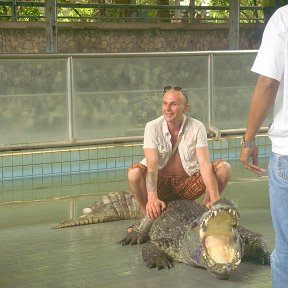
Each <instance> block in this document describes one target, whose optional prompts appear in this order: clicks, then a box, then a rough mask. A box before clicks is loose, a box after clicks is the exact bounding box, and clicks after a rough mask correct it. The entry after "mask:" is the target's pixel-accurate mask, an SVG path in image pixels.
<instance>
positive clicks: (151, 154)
mask: <svg viewBox="0 0 288 288" xmlns="http://www.w3.org/2000/svg"><path fill="white" fill-rule="evenodd" d="M144 154H145V158H146V161H147V175H146V188H147V198H148V202H147V205H146V213H147V215H148V217H150V218H152V219H153V218H157V217H158V216H160V214H161V212H162V211H163V210H164V209H165V207H166V206H165V203H164V202H163V201H161V200H159V198H158V196H157V179H158V151H157V149H155V148H145V149H144Z"/></svg>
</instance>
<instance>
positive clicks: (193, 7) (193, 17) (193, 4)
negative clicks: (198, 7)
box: [189, 0, 195, 23]
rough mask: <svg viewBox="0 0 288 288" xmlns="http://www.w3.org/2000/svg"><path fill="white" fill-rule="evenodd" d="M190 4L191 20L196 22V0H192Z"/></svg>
mask: <svg viewBox="0 0 288 288" xmlns="http://www.w3.org/2000/svg"><path fill="white" fill-rule="evenodd" d="M189 6H190V7H191V8H190V9H189V10H190V22H191V23H193V22H195V0H190V3H189Z"/></svg>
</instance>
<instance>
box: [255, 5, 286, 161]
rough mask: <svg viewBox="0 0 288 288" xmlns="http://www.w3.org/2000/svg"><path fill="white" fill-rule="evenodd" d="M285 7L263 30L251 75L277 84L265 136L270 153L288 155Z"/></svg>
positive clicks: (279, 10) (276, 13) (278, 11)
mask: <svg viewBox="0 0 288 288" xmlns="http://www.w3.org/2000/svg"><path fill="white" fill-rule="evenodd" d="M287 53H288V5H285V6H283V7H281V8H280V9H278V10H277V11H276V12H275V13H274V14H273V16H272V17H271V18H270V20H269V22H268V23H267V26H266V28H265V31H264V34H263V39H262V43H261V46H260V49H259V52H258V54H257V57H256V60H255V62H254V65H253V67H252V71H253V72H256V73H258V74H261V75H263V76H267V77H270V78H273V79H275V80H278V81H280V84H279V89H278V93H277V96H276V100H275V105H274V111H273V123H272V125H271V127H270V129H269V132H268V136H269V138H270V139H271V141H272V151H273V152H275V153H277V154H281V155H288V55H287Z"/></svg>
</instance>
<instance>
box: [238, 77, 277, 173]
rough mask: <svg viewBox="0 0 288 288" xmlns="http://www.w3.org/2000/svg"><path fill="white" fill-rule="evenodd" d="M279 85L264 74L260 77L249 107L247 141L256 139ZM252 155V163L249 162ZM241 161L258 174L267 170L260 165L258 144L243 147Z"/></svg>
mask: <svg viewBox="0 0 288 288" xmlns="http://www.w3.org/2000/svg"><path fill="white" fill-rule="evenodd" d="M278 87H279V81H277V80H275V79H272V78H270V77H266V76H262V75H260V76H259V77H258V81H257V84H256V87H255V89H254V93H253V96H252V100H251V103H250V108H249V114H248V121H247V130H246V133H245V136H244V138H245V141H246V142H247V141H252V140H253V139H255V137H256V134H257V133H258V131H259V129H260V127H261V125H262V123H263V121H264V119H265V118H266V117H267V115H268V113H269V112H270V110H271V109H272V107H273V105H274V103H275V98H276V95H277V91H278ZM250 157H251V158H252V163H250V162H249V158H250ZM240 161H241V162H242V163H243V165H244V167H245V168H246V169H249V170H251V171H253V172H255V173H257V174H262V173H263V172H264V171H265V170H264V169H262V168H261V167H259V166H258V147H257V146H256V145H254V146H253V147H246V148H242V150H241V153H240Z"/></svg>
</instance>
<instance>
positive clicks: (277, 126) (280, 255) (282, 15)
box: [240, 5, 288, 288]
mask: <svg viewBox="0 0 288 288" xmlns="http://www.w3.org/2000/svg"><path fill="white" fill-rule="evenodd" d="M252 71H254V72H256V73H258V74H260V75H259V78H258V81H257V84H256V87H255V90H254V93H253V96H252V100H251V104H250V110H249V115H248V123H247V130H246V133H245V135H244V137H243V139H242V150H241V154H240V161H241V162H242V163H243V165H244V167H245V168H246V169H249V170H251V171H253V172H255V173H257V174H262V173H263V172H264V171H265V170H264V169H262V168H260V167H259V166H258V148H257V146H256V145H255V136H256V134H257V132H258V131H259V128H260V127H261V124H262V123H263V121H264V119H265V118H266V116H267V114H268V113H269V111H270V110H271V109H272V108H273V107H274V113H273V114H274V115H273V116H274V117H273V123H272V125H271V127H270V129H269V132H268V136H269V138H270V139H271V141H272V153H271V157H270V162H269V168H268V171H269V194H270V206H271V214H272V221H273V226H274V230H275V249H274V251H273V253H272V255H271V267H272V284H273V288H286V287H288V286H287V285H288V273H287V272H288V5H286V6H283V7H281V8H280V9H278V10H277V11H276V12H275V13H274V14H273V15H272V17H271V18H270V20H269V22H268V24H267V26H266V28H265V31H264V34H263V40H262V44H261V47H260V49H259V52H258V55H257V57H256V60H255V63H254V65H253V67H252ZM250 158H251V159H252V163H251V162H249V160H250Z"/></svg>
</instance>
